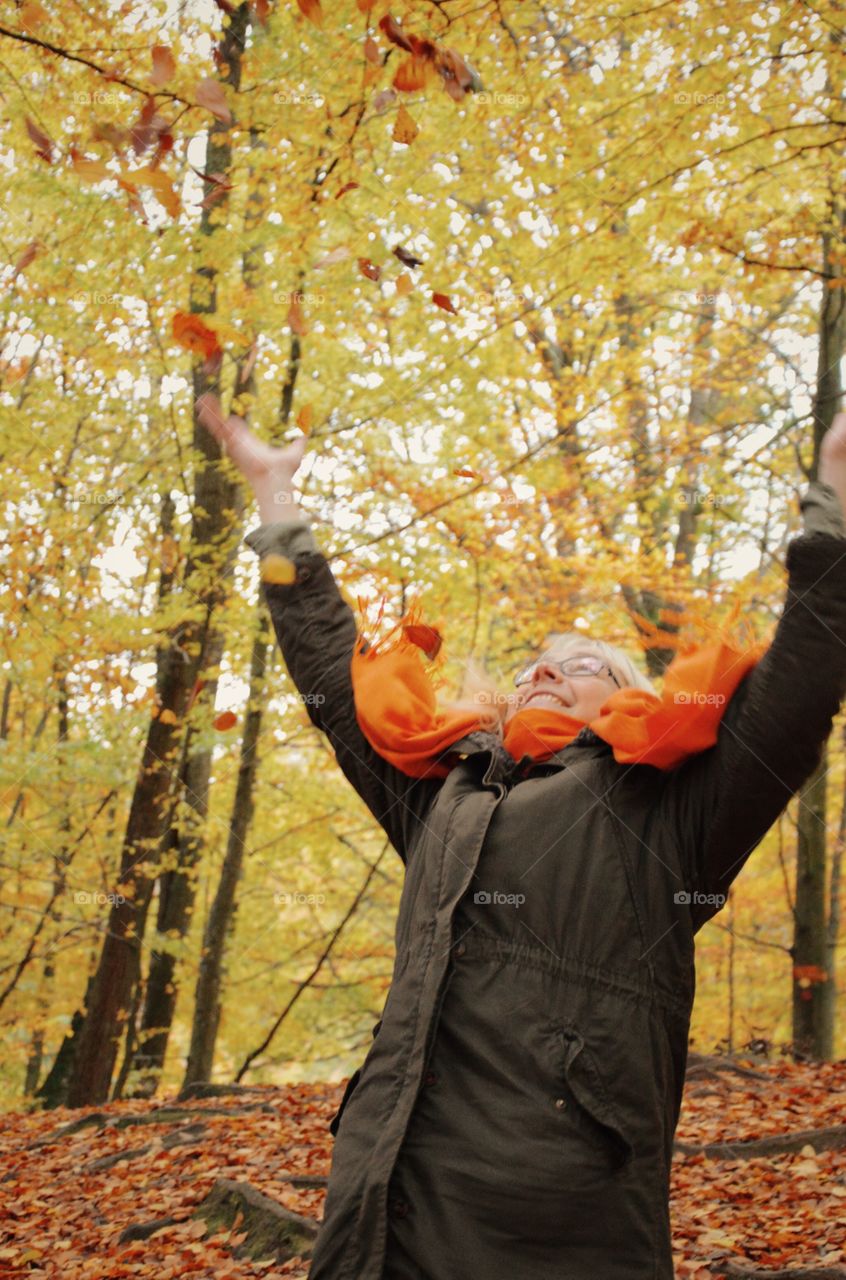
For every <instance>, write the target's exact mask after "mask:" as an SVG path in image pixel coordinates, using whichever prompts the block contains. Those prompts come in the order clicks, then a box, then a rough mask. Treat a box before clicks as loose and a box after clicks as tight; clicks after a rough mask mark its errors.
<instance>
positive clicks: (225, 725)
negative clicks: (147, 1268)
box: [189, 711, 238, 1233]
mask: <svg viewBox="0 0 846 1280" xmlns="http://www.w3.org/2000/svg"><path fill="white" fill-rule="evenodd" d="M237 723H238V717H237V716H236V714H235V712H234V711H221V713H220V715H219V716H215V718H214V720H213V721H212V724H213V725H214V727H215V729H223V730H225V729H231V728H233V727H234V726H235V725H236V724H237ZM189 1230H190V1228H189ZM203 1233H205V1223H203Z"/></svg>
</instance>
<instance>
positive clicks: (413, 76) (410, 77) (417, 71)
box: [391, 57, 432, 93]
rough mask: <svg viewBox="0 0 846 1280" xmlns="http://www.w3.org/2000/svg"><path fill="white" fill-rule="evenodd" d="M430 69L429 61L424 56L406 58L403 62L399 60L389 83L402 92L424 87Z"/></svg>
mask: <svg viewBox="0 0 846 1280" xmlns="http://www.w3.org/2000/svg"><path fill="white" fill-rule="evenodd" d="M431 69H432V68H431V63H430V62H429V61H428V60H427V59H425V58H414V57H411V58H406V60H405V62H401V63H400V65H399V66H398V67H397V71H396V75H395V76H394V78H393V80H392V81H391V84H392V85H393V86H394V88H395V89H399V90H400V91H401V92H404V93H411V92H412V91H413V90H415V89H424V88H425V87H426V81H427V80H428V78H429V74H430V72H431Z"/></svg>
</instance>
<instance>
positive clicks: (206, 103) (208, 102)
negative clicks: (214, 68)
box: [194, 76, 232, 124]
mask: <svg viewBox="0 0 846 1280" xmlns="http://www.w3.org/2000/svg"><path fill="white" fill-rule="evenodd" d="M194 97H195V99H196V101H197V105H198V106H200V107H205V108H206V110H207V111H210V112H211V113H212V115H213V116H216V117H217V119H218V120H222V121H223V123H224V124H231V123H232V112H231V111H230V110H229V107H228V106H227V103H226V98H225V97H224V93H223V88H222V87H221V84H220V82H219V81H218V80H215V79H214V78H213V77H212V76H206V77H205V79H203V80H201V81H200V83H199V84H198V85H197V87H196V89H195V90H194Z"/></svg>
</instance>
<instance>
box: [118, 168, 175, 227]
mask: <svg viewBox="0 0 846 1280" xmlns="http://www.w3.org/2000/svg"><path fill="white" fill-rule="evenodd" d="M107 176H108V175H107ZM126 176H127V178H128V179H129V181H130V182H131V183H132V184H133V186H136V187H152V188H153V191H154V192H155V193H156V199H157V200H159V201H161V203H162V204H163V205H164V207H165V209H167V211H168V213H169V214H170V216H171V217H172V218H175V217H176V215H177V214H178V213H179V195H178V193H177V191H176V189H175V187H174V185H173V183H172V182H171V180H170V178H169V177H168V176H167V174H166V173H165V172H164V171H163V170H162V169H150V168H147V169H133V170H132V171H131V172H129V173H127V175H126Z"/></svg>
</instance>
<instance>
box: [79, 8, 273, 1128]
mask: <svg viewBox="0 0 846 1280" xmlns="http://www.w3.org/2000/svg"><path fill="white" fill-rule="evenodd" d="M249 21H250V10H249V5H248V4H247V3H243V4H242V5H240V6H239V8H238V9H237V10H235V12H234V13H233V14H232V15H231V17H230V18H229V20H228V24H227V27H226V30H225V33H224V36H223V40H222V49H221V54H222V65H224V64H225V66H226V67H227V74H226V77H225V80H226V83H228V84H230V85H232V86H233V88H234V89H235V90H236V91H237V89H238V86H239V82H240V72H241V57H242V54H243V46H244V39H245V36H246V32H247V28H248V26H249ZM230 127H231V126H229V125H224V124H222V122H220V121H215V123H214V124H213V125H212V126H211V128H210V130H209V138H208V146H207V151H206V164H207V167H208V170H209V171H215V172H226V171H227V170H228V168H229V163H230V160H231V147H230V143H229V141H228V139H229V130H230ZM225 198H226V193H224V195H223V199H224V200H225ZM218 203H220V202H218ZM212 229H213V228H212V226H211V224H210V222H209V218H208V208H206V209H204V211H203V219H202V223H201V233H202V234H206V235H208V234H210V233H211V231H212ZM215 277H216V271H215V268H213V267H205V266H202V267H199V268H198V270H197V272H196V273H195V276H194V280H193V282H192V296H191V310H192V312H193V313H194V314H200V315H202V314H205V315H208V314H212V313H213V312H214V310H215V306H216V289H215ZM218 379H219V366H216V367H213V368H210V367H209V365H208V363H207V364H206V365H204V366H200V365H198V364H196V363H195V365H194V368H193V393H194V403H195V405H196V401H197V399H198V398H199V397H200V396H201V395H202V394H203V393H205V392H207V391H215V392H218V391H219V386H218ZM193 445H194V451H195V455H196V456H198V457H199V458H200V460H201V464H200V466H199V467H198V469H197V471H196V478H195V485H194V510H193V518H192V527H191V538H190V554H189V558H188V562H187V564H186V567H185V587H186V589H187V590H188V591H189V592H190V593H191V595H192V596H193V598H194V599H195V600H196V602H197V606H198V607H196V608H192V609H191V610H190V611H189V613H188V615H187V617H186V619H185V621H184V622H183V623H181V624H180V625H179V626H177V627H176V628H175V629H174V633H173V635H172V637H171V642H170V644H169V645H168V646H167V648H166V649H165V651H164V653H162V654H160V656H159V663H158V673H157V675H158V678H157V694H158V704H159V706H158V710H159V714H158V715H157V716H156V717H155V718H154V719H153V721H152V722H151V724H150V728H149V731H148V734H147V741H146V744H145V747H144V753H143V757H142V763H141V769H140V771H139V776H138V781H137V783H136V786H135V791H134V794H133V797H132V805H131V807H130V812H129V818H128V822H127V829H126V835H125V838H124V846H123V850H122V856H121V868H120V876H119V879H118V883H117V886H116V894H115V899H116V900H115V903H114V905H113V906H112V908H111V910H110V912H109V920H108V929H107V932H106V936H105V940H104V943H103V949H102V952H101V954H100V961H99V964H98V967H97V971H96V973H95V974H94V980H93V983H92V987H91V991H90V999H89V1001H88V1004H87V1008H86V1017H85V1023H84V1026H83V1028H82V1033H81V1036H80V1040H79V1045H78V1049H77V1052H76V1055H75V1059H74V1064H73V1070H72V1076H71V1080H70V1085H69V1089H68V1105H69V1106H88V1105H91V1104H93V1103H100V1102H105V1101H106V1100H107V1099H108V1097H109V1090H110V1086H111V1079H112V1073H113V1070H114V1065H115V1060H116V1058H117V1053H118V1048H119V1042H120V1039H121V1036H122V1034H123V1031H124V1029H125V1024H126V1022H127V1019H128V1017H129V1015H130V1011H131V1009H132V1006H133V1002H134V999H135V994H136V989H137V986H138V983H139V980H140V976H141V965H140V960H141V943H142V939H143V936H144V929H145V925H146V918H147V913H148V910H149V905H150V900H151V896H152V888H153V881H154V878H155V874H156V868H155V862H156V856H157V853H158V851H159V849H160V848H161V846H162V843H163V839H164V841H165V842H166V839H167V833H169V830H170V826H171V822H172V810H173V807H174V804H175V802H176V799H177V798H178V794H179V779H180V776H181V772H182V763H181V761H180V760H179V759H178V758H177V757H178V756H179V755H180V743H181V742H182V741H183V738H184V724H183V721H184V717H185V713H186V708H187V705H188V700H189V695H190V693H191V690H192V689H193V688H194V686H195V683H196V680H197V677H198V674H199V672H200V671H201V670H202V669H203V665H204V661H205V655H206V650H207V646H208V643H209V633H210V626H211V617H212V613H213V611H214V609H215V608H216V607H217V605H219V604H220V602H221V600H222V599H223V597H224V593H225V588H226V583H227V581H228V579H229V577H230V576H231V571H232V564H233V561H234V552H235V547H234V544H233V541H232V537H231V529H232V524H231V521H232V513H233V511H235V512H236V515H237V514H238V508H239V505H240V486H239V485H238V484H236V483H233V482H232V481H231V480H228V479H226V478H224V476H223V474H222V472H221V469H220V467H219V466H217V465H216V464H217V463H218V462H219V461H220V457H221V454H220V449H219V446H218V445H217V442H216V441H215V440H214V438H213V437H212V436H211V435H210V433H209V432H208V431H206V430H205V428H203V427H202V426H201V425H200V423H199V422H198V420H197V416H196V411H195V416H194V440H193ZM195 582H196V583H197V584H199V585H198V587H197V588H196V589H193V585H192V584H193V583H195ZM165 713H168V714H165Z"/></svg>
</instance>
